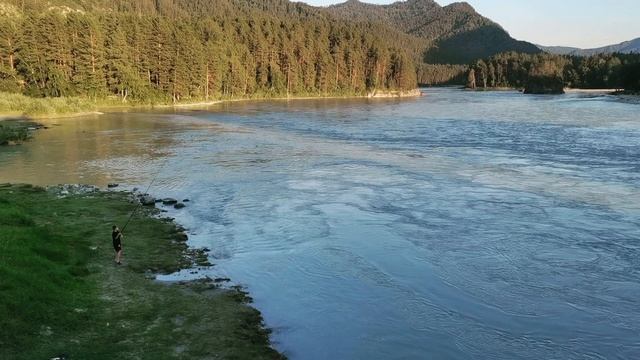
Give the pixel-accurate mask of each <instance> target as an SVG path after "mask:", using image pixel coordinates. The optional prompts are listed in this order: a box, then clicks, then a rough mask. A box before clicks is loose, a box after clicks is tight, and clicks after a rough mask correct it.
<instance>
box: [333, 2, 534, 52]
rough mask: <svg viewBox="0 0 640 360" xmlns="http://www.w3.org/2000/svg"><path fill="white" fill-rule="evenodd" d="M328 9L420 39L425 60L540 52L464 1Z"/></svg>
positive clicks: (359, 4) (349, 4)
mask: <svg viewBox="0 0 640 360" xmlns="http://www.w3.org/2000/svg"><path fill="white" fill-rule="evenodd" d="M327 11H329V12H330V13H331V14H332V15H334V16H336V17H341V18H345V19H349V20H351V21H370V22H380V23H385V24H387V25H389V26H390V27H393V28H396V29H399V30H401V31H402V32H404V33H406V34H408V35H411V36H414V37H417V38H419V39H421V40H423V42H424V50H425V51H424V54H423V55H424V56H423V57H424V59H423V60H424V61H425V62H428V63H449V64H467V63H470V62H472V61H474V60H477V59H480V58H486V57H490V56H493V55H495V54H498V53H501V52H506V51H516V52H522V53H538V52H540V49H539V48H538V47H537V46H536V45H534V44H531V43H528V42H526V41H519V40H516V39H513V38H512V37H511V36H510V35H509V33H508V32H507V31H505V30H504V29H503V28H502V27H501V26H500V25H498V24H497V23H495V22H493V21H491V20H490V19H488V18H486V17H484V16H482V15H480V14H478V13H477V12H476V11H475V9H474V8H473V7H472V6H471V5H469V4H468V3H466V2H458V3H453V4H450V5H447V6H441V5H439V4H438V3H437V2H435V1H434V0H407V1H399V2H395V3H393V4H389V5H373V4H367V3H362V2H360V1H358V0H348V1H347V2H345V3H342V4H337V5H333V6H330V7H328V8H327Z"/></svg>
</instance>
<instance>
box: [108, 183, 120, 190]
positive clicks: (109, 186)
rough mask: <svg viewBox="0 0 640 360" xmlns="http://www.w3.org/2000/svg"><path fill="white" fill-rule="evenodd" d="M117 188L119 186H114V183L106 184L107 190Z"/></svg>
mask: <svg viewBox="0 0 640 360" xmlns="http://www.w3.org/2000/svg"><path fill="white" fill-rule="evenodd" d="M118 186H119V184H116V183H109V184H107V187H108V188H109V189H112V188H116V187H118Z"/></svg>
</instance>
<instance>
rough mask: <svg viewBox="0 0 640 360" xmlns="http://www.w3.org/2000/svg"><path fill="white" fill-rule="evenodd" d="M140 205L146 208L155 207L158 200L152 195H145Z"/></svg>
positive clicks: (141, 198)
mask: <svg viewBox="0 0 640 360" xmlns="http://www.w3.org/2000/svg"><path fill="white" fill-rule="evenodd" d="M140 204H142V205H144V206H153V205H155V204H156V199H155V198H154V197H153V196H151V195H143V196H141V197H140Z"/></svg>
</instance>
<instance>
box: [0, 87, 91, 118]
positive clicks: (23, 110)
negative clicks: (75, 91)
mask: <svg viewBox="0 0 640 360" xmlns="http://www.w3.org/2000/svg"><path fill="white" fill-rule="evenodd" d="M97 107H98V103H96V102H95V101H93V100H91V99H88V98H79V97H58V98H33V97H29V96H25V95H22V94H13V93H6V92H0V114H6V115H14V116H28V117H48V116H49V117H53V116H62V115H67V114H76V113H83V112H91V111H96V109H97Z"/></svg>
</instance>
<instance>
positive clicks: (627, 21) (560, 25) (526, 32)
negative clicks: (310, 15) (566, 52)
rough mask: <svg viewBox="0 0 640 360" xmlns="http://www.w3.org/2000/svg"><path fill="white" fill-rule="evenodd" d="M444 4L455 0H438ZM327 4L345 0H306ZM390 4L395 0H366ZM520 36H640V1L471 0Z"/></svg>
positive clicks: (605, 41) (606, 41)
mask: <svg viewBox="0 0 640 360" xmlns="http://www.w3.org/2000/svg"><path fill="white" fill-rule="evenodd" d="M436 1H438V3H440V4H441V5H446V4H450V3H452V2H454V1H452V0H436ZM304 2H306V3H309V4H311V5H317V6H325V5H330V4H335V3H340V2H344V0H304ZM365 2H369V3H375V4H390V3H392V2H394V1H392V0H365ZM467 2H468V3H470V4H471V5H473V7H475V8H476V10H477V11H478V12H479V13H481V14H482V15H484V16H486V17H488V18H490V19H492V20H494V21H496V22H497V23H499V24H500V25H502V26H503V27H504V28H505V29H506V30H507V31H509V33H511V35H512V36H513V37H515V38H517V39H521V40H527V41H530V42H534V43H536V44H541V45H563V46H575V47H582V48H591V47H599V46H603V45H610V44H614V43H619V42H622V41H626V40H631V39H634V38H637V37H640V0H467Z"/></svg>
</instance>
